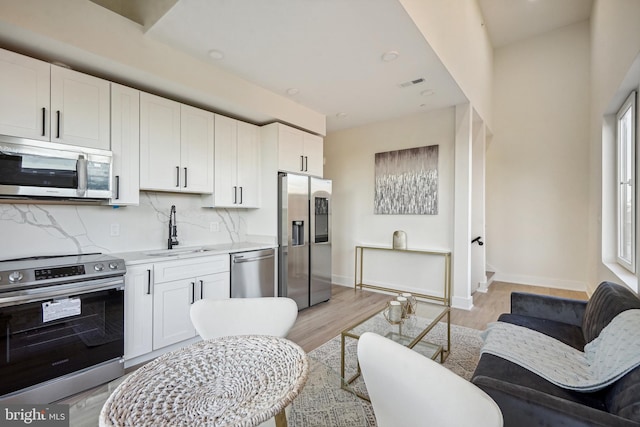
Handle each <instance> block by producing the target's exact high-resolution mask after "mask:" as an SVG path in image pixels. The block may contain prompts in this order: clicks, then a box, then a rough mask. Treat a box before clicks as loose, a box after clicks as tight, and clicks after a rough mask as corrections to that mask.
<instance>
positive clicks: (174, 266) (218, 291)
mask: <svg viewBox="0 0 640 427" xmlns="http://www.w3.org/2000/svg"><path fill="white" fill-rule="evenodd" d="M229 274H230V273H229V255H226V254H225V255H213V256H203V257H195V258H188V259H181V260H174V261H166V262H156V263H148V264H140V265H133V266H128V267H127V274H126V276H125V296H124V298H125V317H124V321H125V339H124V347H125V349H124V353H125V360H131V359H133V358H141V357H142V356H144V355H146V354H150V353H152V352H154V354H156V355H157V353H158V352H157V351H156V350H161V349H162V348H164V347H167V346H170V345H172V344H177V343H179V342H181V341H185V340H188V339H190V338H194V337H195V336H196V335H197V334H196V330H195V328H194V327H193V324H192V323H191V317H190V315H189V312H190V310H191V304H193V303H194V302H195V301H197V300H199V299H202V298H216V299H225V298H230V296H231V288H230V286H231V282H230V275H229ZM142 358H144V357H142Z"/></svg>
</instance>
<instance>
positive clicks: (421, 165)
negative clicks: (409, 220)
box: [374, 145, 438, 215]
mask: <svg viewBox="0 0 640 427" xmlns="http://www.w3.org/2000/svg"><path fill="white" fill-rule="evenodd" d="M374 213H375V214H383V215H437V214H438V146H437V145H429V146H426V147H416V148H408V149H405V150H396V151H387V152H384V153H376V154H375V198H374Z"/></svg>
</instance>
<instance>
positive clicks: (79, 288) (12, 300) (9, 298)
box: [0, 277, 124, 307]
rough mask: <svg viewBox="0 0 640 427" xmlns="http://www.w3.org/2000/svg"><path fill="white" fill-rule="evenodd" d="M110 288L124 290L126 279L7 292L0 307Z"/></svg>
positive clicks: (0, 299) (0, 297)
mask: <svg viewBox="0 0 640 427" xmlns="http://www.w3.org/2000/svg"><path fill="white" fill-rule="evenodd" d="M109 289H118V290H124V279H123V278H121V277H119V278H116V279H113V278H111V279H103V280H95V281H91V282H89V283H87V282H76V283H67V284H65V285H57V286H47V287H44V288H37V289H23V290H20V291H13V292H7V293H5V294H2V296H0V307H7V306H12V305H18V304H27V303H30V302H38V301H44V300H48V299H51V298H60V297H68V296H73V295H82V294H88V293H91V292H99V291H106V290H109Z"/></svg>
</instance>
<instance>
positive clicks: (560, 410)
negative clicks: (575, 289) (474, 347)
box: [471, 282, 640, 427]
mask: <svg viewBox="0 0 640 427" xmlns="http://www.w3.org/2000/svg"><path fill="white" fill-rule="evenodd" d="M637 308H640V299H639V298H638V296H637V295H636V294H635V293H634V292H632V291H631V290H629V288H627V287H624V286H621V285H618V284H615V283H611V282H603V283H601V284H600V285H599V286H598V288H597V289H596V290H595V292H594V293H593V295H592V297H591V299H590V300H589V301H579V300H571V299H565V298H558V297H551V296H545V295H535V294H527V293H521V292H514V293H512V294H511V313H507V314H502V315H501V316H500V317H499V319H498V320H499V321H501V322H509V323H513V324H516V325H520V326H524V327H527V328H530V329H534V330H536V331H539V332H542V333H544V334H546V335H549V336H551V337H553V338H556V339H558V340H560V341H562V342H564V343H566V344H568V345H571V346H573V347H575V348H577V349H579V350H583V349H584V346H585V344H587V343H588V342H590V341H591V340H593V339H594V338H596V337H597V336H598V334H599V333H600V331H601V330H602V329H603V328H604V327H605V326H607V325H608V324H609V322H610V321H611V320H612V319H613V318H614V317H615V316H616V315H618V314H619V313H621V312H623V311H625V310H629V309H637ZM638 328H639V333H640V325H638ZM471 381H472V382H473V383H474V384H476V385H477V386H478V387H480V388H481V389H483V390H484V391H485V392H486V393H487V394H489V395H490V396H491V397H492V398H493V399H494V400H495V401H496V403H497V404H498V406H500V409H501V410H502V414H503V416H504V425H505V426H518V427H528V426H554V427H555V426H607V427H611V426H640V367H638V368H636V369H634V370H632V371H631V372H629V373H628V374H626V375H625V376H624V377H622V378H620V379H619V380H618V381H616V382H615V383H614V384H612V385H611V386H609V387H607V388H605V389H603V390H600V391H597V392H593V393H581V392H576V391H571V390H565V389H563V388H560V387H558V386H555V385H553V384H551V383H550V382H548V381H547V380H545V379H543V378H542V377H540V376H538V375H536V374H534V373H532V372H530V371H528V370H527V369H525V368H523V367H521V366H519V365H517V364H515V363H512V362H509V361H508V360H505V359H502V358H500V357H498V356H494V355H492V354H483V355H482V356H481V357H480V361H479V363H478V366H477V367H476V370H475V372H474V374H473V377H472V379H471Z"/></svg>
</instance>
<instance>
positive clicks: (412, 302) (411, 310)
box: [398, 292, 418, 316]
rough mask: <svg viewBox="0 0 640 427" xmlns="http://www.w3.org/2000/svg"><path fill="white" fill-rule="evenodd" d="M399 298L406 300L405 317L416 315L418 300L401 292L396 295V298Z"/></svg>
mask: <svg viewBox="0 0 640 427" xmlns="http://www.w3.org/2000/svg"><path fill="white" fill-rule="evenodd" d="M400 297H403V298H406V299H407V316H410V315H413V314H416V308H417V305H418V300H417V299H416V297H414V296H413V295H411V294H410V293H408V292H402V293H400V294H398V298H400Z"/></svg>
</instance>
